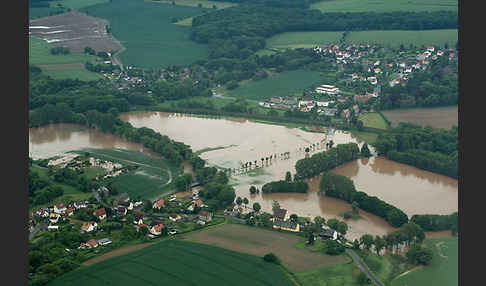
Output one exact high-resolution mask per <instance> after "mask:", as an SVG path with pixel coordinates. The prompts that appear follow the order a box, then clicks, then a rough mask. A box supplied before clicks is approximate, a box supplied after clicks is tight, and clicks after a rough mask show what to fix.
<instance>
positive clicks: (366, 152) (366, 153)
mask: <svg viewBox="0 0 486 286" xmlns="http://www.w3.org/2000/svg"><path fill="white" fill-rule="evenodd" d="M361 156H363V157H371V152H370V149H369V148H368V144H366V143H364V144H363V146H362V147H361Z"/></svg>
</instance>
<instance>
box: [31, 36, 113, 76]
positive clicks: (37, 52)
mask: <svg viewBox="0 0 486 286" xmlns="http://www.w3.org/2000/svg"><path fill="white" fill-rule="evenodd" d="M51 48H53V46H52V45H50V44H48V43H47V42H45V41H44V40H41V39H38V38H34V37H29V64H31V65H37V66H39V65H40V66H44V68H43V67H41V69H42V70H43V72H44V73H46V74H47V75H50V76H51V77H52V78H54V79H65V78H78V79H80V80H86V81H89V80H97V79H100V78H103V76H102V75H100V74H98V73H95V72H90V71H88V70H87V69H85V68H84V66H83V65H84V63H85V62H87V61H89V62H94V61H96V56H91V55H86V54H83V53H70V54H67V55H51V53H50V50H51ZM65 64H79V66H69V67H63V66H62V65H65Z"/></svg>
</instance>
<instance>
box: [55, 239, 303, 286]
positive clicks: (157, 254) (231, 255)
mask: <svg viewBox="0 0 486 286" xmlns="http://www.w3.org/2000/svg"><path fill="white" fill-rule="evenodd" d="M108 282H110V283H109V285H111V284H113V283H115V284H116V285H120V286H124V285H245V286H246V285H282V286H285V285H294V284H293V283H292V282H291V281H290V280H289V279H288V278H287V276H286V274H285V272H284V271H283V270H282V268H281V267H280V266H278V265H276V264H273V263H267V262H265V261H264V260H263V259H262V258H261V257H256V256H252V255H248V254H243V253H237V252H234V251H230V250H226V249H222V248H218V247H214V246H209V245H203V244H198V243H191V242H185V241H178V240H166V241H162V242H160V243H155V244H153V245H150V246H147V247H145V248H143V249H140V250H138V251H134V252H131V253H128V254H126V255H123V256H117V257H114V258H112V259H109V260H105V261H102V262H99V263H96V264H93V265H91V266H88V267H80V268H78V269H76V270H74V271H72V272H69V273H67V274H65V275H62V276H60V277H59V278H57V279H55V280H54V281H52V283H50V284H49V285H52V286H56V285H80V286H82V285H99V284H106V283H108Z"/></svg>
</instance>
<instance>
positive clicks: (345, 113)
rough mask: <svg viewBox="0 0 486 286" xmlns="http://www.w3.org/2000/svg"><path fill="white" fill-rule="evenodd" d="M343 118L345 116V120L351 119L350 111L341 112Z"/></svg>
mask: <svg viewBox="0 0 486 286" xmlns="http://www.w3.org/2000/svg"><path fill="white" fill-rule="evenodd" d="M341 114H342V116H344V117H345V118H349V115H350V111H349V109H344V110H343V111H342V112H341Z"/></svg>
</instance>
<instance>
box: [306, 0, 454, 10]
mask: <svg viewBox="0 0 486 286" xmlns="http://www.w3.org/2000/svg"><path fill="white" fill-rule="evenodd" d="M311 8H313V9H319V10H321V11H322V12H391V11H412V12H419V11H442V10H448V11H451V10H452V11H457V10H458V1H457V0H423V1H420V0H325V1H322V2H318V3H314V4H312V5H311Z"/></svg>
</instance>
